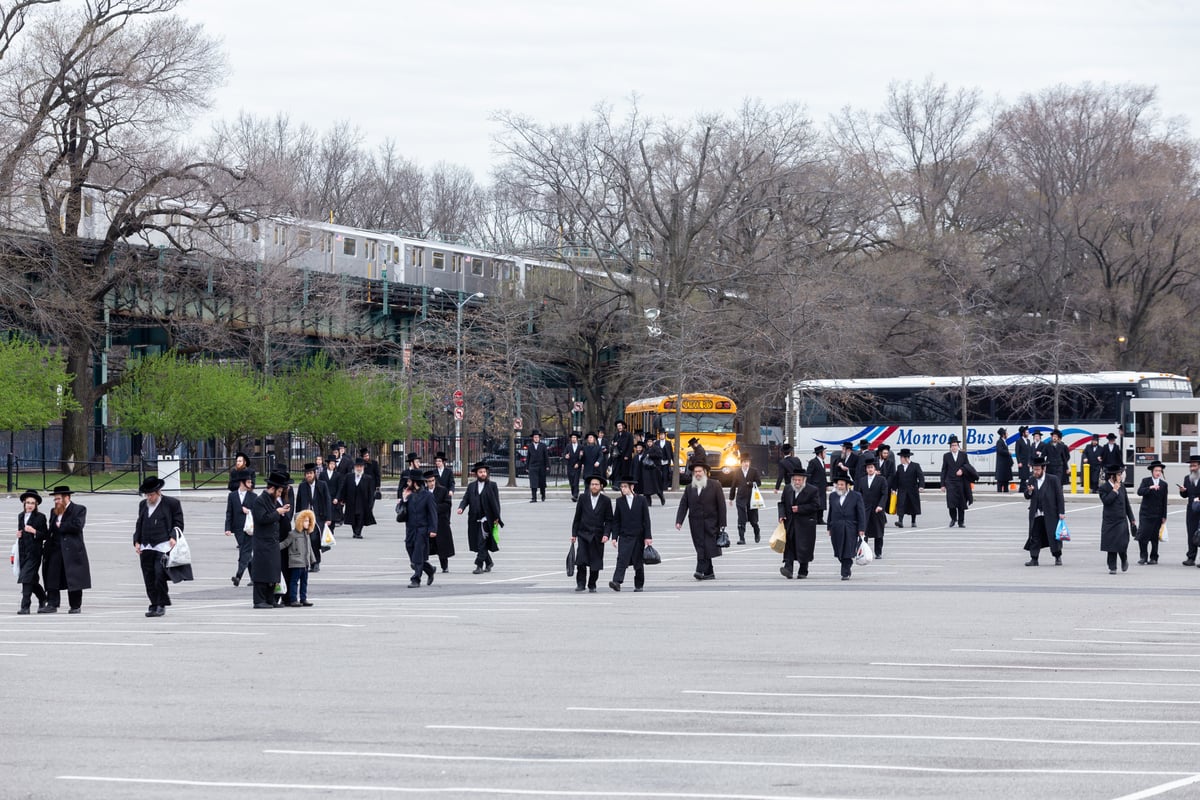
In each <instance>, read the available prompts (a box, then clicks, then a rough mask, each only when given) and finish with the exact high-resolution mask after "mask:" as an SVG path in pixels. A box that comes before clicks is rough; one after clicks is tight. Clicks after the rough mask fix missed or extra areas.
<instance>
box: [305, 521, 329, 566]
mask: <svg viewBox="0 0 1200 800" xmlns="http://www.w3.org/2000/svg"><path fill="white" fill-rule="evenodd" d="M324 532H325V525H324V524H323V523H322V522H321V521H320V520H317V529H316V530H315V531H313V532H312V533H310V534H309V535H308V543H309V544H310V545H311V546H312V552H313V561H314V562H316V564H317V566H320V564H321V535H322V534H323V533H324Z"/></svg>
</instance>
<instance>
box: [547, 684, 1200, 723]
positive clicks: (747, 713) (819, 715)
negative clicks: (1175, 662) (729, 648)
mask: <svg viewBox="0 0 1200 800" xmlns="http://www.w3.org/2000/svg"><path fill="white" fill-rule="evenodd" d="M1155 685H1156V686H1161V685H1162V684H1155ZM567 710H568V711H583V712H597V713H602V714H626V713H629V714H681V715H686V714H697V715H711V716H718V717H720V716H726V717H799V718H803V719H925V720H953V721H955V722H1053V723H1057V724H1062V723H1078V724H1082V725H1200V719H1109V718H1104V717H1031V716H1007V715H1006V716H997V715H986V714H984V715H979V714H885V713H877V714H853V713H846V712H842V711H836V712H832V711H830V712H822V711H758V710H752V709H751V710H746V709H712V708H644V707H643V708H603V707H594V706H570V707H568V708H567Z"/></svg>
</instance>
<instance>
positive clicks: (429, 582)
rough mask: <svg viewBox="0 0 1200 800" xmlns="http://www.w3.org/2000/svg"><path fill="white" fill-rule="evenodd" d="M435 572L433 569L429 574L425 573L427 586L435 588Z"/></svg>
mask: <svg viewBox="0 0 1200 800" xmlns="http://www.w3.org/2000/svg"><path fill="white" fill-rule="evenodd" d="M435 572H436V570H432V569H431V570H429V572H426V573H425V585H426V586H433V576H434V574H435Z"/></svg>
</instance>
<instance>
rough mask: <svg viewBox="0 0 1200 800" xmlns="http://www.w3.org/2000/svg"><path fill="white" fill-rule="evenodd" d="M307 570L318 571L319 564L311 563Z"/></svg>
mask: <svg viewBox="0 0 1200 800" xmlns="http://www.w3.org/2000/svg"><path fill="white" fill-rule="evenodd" d="M308 571H309V572H320V571H321V565H320V564H313V565H312V566H311V567H309V568H308Z"/></svg>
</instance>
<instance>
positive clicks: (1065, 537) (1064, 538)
mask: <svg viewBox="0 0 1200 800" xmlns="http://www.w3.org/2000/svg"><path fill="white" fill-rule="evenodd" d="M1054 538H1055V539H1058V540H1059V541H1060V542H1069V541H1071V529H1070V528H1068V527H1067V521H1066V520H1065V519H1060V520H1059V521H1058V527H1056V528H1055V529H1054Z"/></svg>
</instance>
